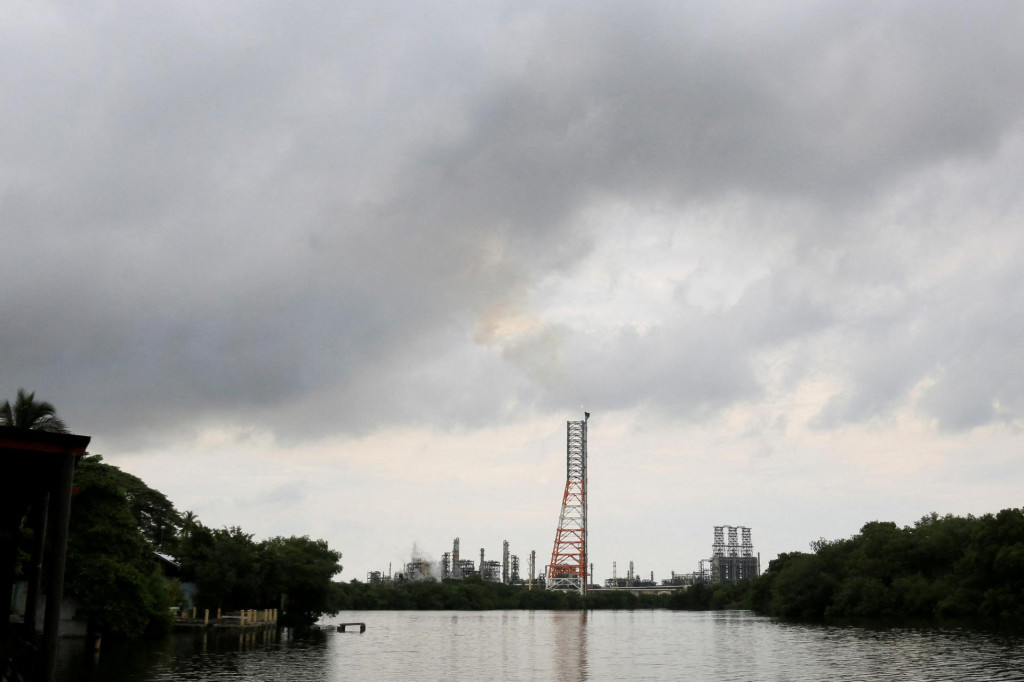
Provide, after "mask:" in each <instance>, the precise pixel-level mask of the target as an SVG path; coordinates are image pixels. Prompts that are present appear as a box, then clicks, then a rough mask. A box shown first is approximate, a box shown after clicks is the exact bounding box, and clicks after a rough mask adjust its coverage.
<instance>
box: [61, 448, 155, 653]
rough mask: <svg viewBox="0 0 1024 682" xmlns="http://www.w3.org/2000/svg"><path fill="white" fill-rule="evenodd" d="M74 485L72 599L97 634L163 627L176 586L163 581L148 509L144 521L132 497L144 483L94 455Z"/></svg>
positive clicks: (70, 561) (77, 474)
mask: <svg viewBox="0 0 1024 682" xmlns="http://www.w3.org/2000/svg"><path fill="white" fill-rule="evenodd" d="M75 486H76V488H77V489H78V492H77V494H76V495H75V496H74V500H73V502H72V505H71V520H70V528H69V535H68V561H67V572H66V574H65V576H66V578H65V580H66V585H67V592H68V594H69V595H71V596H74V597H75V599H76V600H77V601H78V605H79V609H80V610H81V611H82V612H84V614H85V615H86V616H87V617H88V619H89V623H90V627H91V628H92V629H94V630H96V631H99V632H104V633H110V634H113V635H123V636H129V637H130V636H136V635H140V634H142V633H144V632H147V631H149V632H152V631H159V630H161V629H166V627H167V626H168V625H169V618H170V617H169V608H170V606H171V605H172V599H173V594H174V592H173V586H171V585H168V584H167V582H166V581H164V579H163V576H162V574H161V572H160V570H159V566H158V564H157V563H156V561H155V560H154V557H153V549H154V547H153V544H151V541H150V539H149V537H147V533H146V532H145V531H144V528H145V529H146V530H149V529H150V527H151V526H150V521H151V519H150V517H149V516H148V512H147V516H146V518H147V519H149V520H148V521H146V522H144V521H143V515H142V512H141V511H140V507H139V506H138V505H137V504H133V499H137V497H136V498H133V495H137V493H138V492H139V486H142V487H145V484H143V483H142V481H140V480H139V479H137V478H135V477H134V476H131V475H130V474H126V473H124V472H123V471H121V470H120V469H118V468H117V467H114V466H110V465H109V464H104V463H103V462H102V461H101V457H100V456H98V455H95V456H90V457H85V458H83V460H82V461H81V462H80V463H79V465H78V468H77V469H76V471H75ZM147 490H149V489H148V488H147ZM129 491H134V492H129ZM149 492H151V493H155V491H149ZM157 494H159V493H157ZM160 497H162V496H160ZM168 510H169V512H170V515H171V518H169V519H167V520H165V521H162V522H159V523H169V524H173V516H174V512H173V507H168Z"/></svg>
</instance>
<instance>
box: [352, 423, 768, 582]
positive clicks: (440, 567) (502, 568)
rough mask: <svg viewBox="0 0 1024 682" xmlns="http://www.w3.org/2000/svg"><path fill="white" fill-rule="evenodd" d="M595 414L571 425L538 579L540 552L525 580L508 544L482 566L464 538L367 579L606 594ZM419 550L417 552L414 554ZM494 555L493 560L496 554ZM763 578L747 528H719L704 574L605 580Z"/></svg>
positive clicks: (533, 556) (630, 571)
mask: <svg viewBox="0 0 1024 682" xmlns="http://www.w3.org/2000/svg"><path fill="white" fill-rule="evenodd" d="M589 419H590V413H589V412H584V413H583V419H582V420H578V421H567V422H566V467H565V471H566V476H565V490H564V492H563V494H562V507H561V513H560V515H559V518H558V527H557V528H556V530H555V542H554V546H553V548H552V550H551V562H550V563H549V564H548V565H547V566H545V567H544V570H542V571H541V572H540V573H539V575H538V572H537V569H538V566H537V553H536V551H530V554H529V557H528V568H529V573H528V575H525V576H522V577H521V576H520V562H519V557H518V556H516V555H514V554H511V553H510V551H509V543H508V540H505V541H504V542H503V543H502V551H501V561H494V560H488V559H487V554H486V552H485V550H484V548H483V547H481V548H480V561H479V563H477V562H475V561H474V560H473V559H464V558H462V555H461V554H460V543H459V538H455V540H454V542H453V543H452V549H451V551H450V552H444V553H443V554H442V557H441V560H440V562H435V561H433V560H425V559H422V558H418V557H417V556H416V554H414V555H413V557H412V561H410V562H408V563H406V564H404V571H403V572H400V573H395V574H394V575H392V574H391V567H390V565H389V566H388V573H387V575H386V576H385V575H384V574H383V573H382V572H379V571H372V572H370V573H368V574H367V581H368V582H370V583H372V584H380V583H387V584H392V583H399V582H405V581H419V580H465V579H477V580H481V581H485V582H495V583H501V584H504V585H520V586H524V587H526V586H528V587H529V588H531V589H532V588H533V587H534V583H535V582H537V583H538V587H541V588H546V589H549V590H569V591H574V592H578V593H580V594H581V595H585V594H587V592H588V591H589V589H591V588H593V589H601V588H602V586H601V585H600V584H596V581H595V580H594V575H595V574H594V565H593V564H588V545H587V425H588V421H589ZM415 551H416V550H414V552H415ZM492 556H493V555H492ZM760 573H761V558H760V555H755V554H754V545H753V542H752V541H751V529H750V528H749V527H747V526H725V525H723V526H714V541H713V543H712V547H711V557H710V558H707V559H701V560H700V564H699V569H698V570H696V571H694V572H692V573H676V572H675V571H672V573H671V577H670V578H669V579H666V580H662V581H661V583H660V585H659V584H658V582H656V581H655V579H654V572H653V571H651V572H650V573H649V577H647V576H645V575H643V574H638V572H637V571H636V569H635V566H634V564H633V562H632V561H630V562H629V569H628V571H627V572H626V575H625V577H619V574H618V567H617V564H616V563H615V562H612V577H611V579H610V580H605V581H604V584H603V587H604V588H610V589H627V590H631V591H634V592H637V593H640V592H644V591H651V592H655V591H657V592H658V593H663V594H668V593H670V592H671V591H672V590H673V589H685V588H687V587H689V586H691V585H695V584H699V583H704V584H713V583H733V582H737V581H740V580H748V579H752V578H756V577H757V576H758V575H760Z"/></svg>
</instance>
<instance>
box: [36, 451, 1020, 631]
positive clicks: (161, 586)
mask: <svg viewBox="0 0 1024 682" xmlns="http://www.w3.org/2000/svg"><path fill="white" fill-rule="evenodd" d="M74 485H75V487H76V494H75V496H74V501H73V503H72V516H71V528H70V538H69V544H68V559H69V560H68V571H67V577H66V583H67V593H68V594H69V595H70V596H72V597H74V598H75V599H76V600H77V602H78V606H79V614H80V616H81V617H84V618H87V619H88V620H89V629H90V631H91V632H94V633H97V634H100V633H102V634H104V635H107V636H113V637H136V636H140V635H144V634H150V635H153V634H160V633H164V632H167V631H168V630H169V628H170V627H171V618H170V616H169V613H170V611H171V608H172V607H175V606H178V607H181V606H184V602H185V595H184V592H183V587H182V586H183V585H186V584H189V585H193V586H194V590H195V591H194V593H193V605H195V606H196V607H198V608H199V609H200V612H201V611H202V609H204V608H209V609H210V610H211V611H214V610H216V609H218V608H219V609H222V610H224V611H228V610H231V609H240V608H251V607H252V606H253V605H257V606H259V607H267V608H279V609H280V611H281V619H280V625H282V626H306V625H311V624H312V623H314V622H316V620H317V619H318V618H320V617H321V616H323V615H327V614H335V613H337V612H338V611H343V610H381V609H386V610H399V609H400V610H407V609H424V610H426V609H429V610H490V609H572V610H577V609H588V610H589V609H676V610H719V609H749V610H752V611H754V612H756V613H759V614H763V615H768V616H773V617H778V618H781V619H786V620H794V621H804V622H825V623H844V624H850V623H852V624H857V623H862V624H870V625H879V624H884V625H899V624H914V625H931V626H938V625H957V626H969V627H979V628H1008V629H1009V628H1012V629H1021V628H1024V509H1004V510H1002V511H1000V512H998V513H997V514H986V515H983V516H980V517H974V516H967V517H957V516H952V515H947V516H938V515H937V514H931V515H929V516H926V517H924V518H922V519H921V520H920V521H918V522H917V523H915V524H914V525H913V526H908V527H903V528H900V527H898V526H897V525H896V524H895V523H892V522H881V521H873V522H871V523H867V524H865V525H864V526H863V527H862V528H861V530H860V532H859V533H857V534H855V535H854V536H852V537H850V538H847V539H841V540H826V539H824V538H823V539H820V540H818V541H816V542H813V543H811V551H810V552H789V553H784V554H781V555H779V557H778V558H776V559H774V560H772V561H771V562H770V563H769V565H768V568H767V570H766V571H765V572H764V574H762V575H761V576H759V577H758V578H755V579H753V580H748V581H742V582H739V583H735V584H716V585H704V584H696V585H693V586H690V587H688V588H686V589H675V591H673V592H672V593H671V594H640V595H635V594H633V593H631V592H629V591H628V588H626V589H619V590H616V589H596V590H593V591H591V592H590V593H589V594H588V595H587V596H585V597H583V596H581V595H578V594H575V593H566V592H555V591H547V590H544V589H537V587H536V586H535V589H532V590H529V589H526V586H525V585H522V586H519V585H516V586H512V585H503V584H500V583H490V582H482V581H480V580H479V579H475V580H474V579H468V580H462V581H453V580H448V581H444V582H436V581H423V582H404V583H399V584H394V585H386V584H384V585H371V584H368V583H362V582H360V581H358V580H352V581H349V582H336V581H335V579H334V578H335V576H337V574H338V573H340V572H341V565H340V559H341V554H340V553H339V552H337V551H335V550H333V549H331V548H330V547H329V546H328V544H327V542H326V541H324V540H313V539H310V538H309V537H308V536H302V537H296V536H292V537H288V538H284V537H277V538H269V539H267V540H263V541H260V542H256V541H254V540H253V536H252V535H251V534H247V533H245V532H244V531H242V529H241V528H239V527H237V526H235V527H230V528H222V529H213V528H207V527H205V526H204V525H203V524H202V523H200V521H199V519H198V518H196V516H195V515H194V514H192V513H191V512H186V513H184V514H181V513H179V512H178V511H177V510H176V509H175V508H174V505H173V504H172V503H171V502H170V501H169V500H168V499H167V498H166V497H165V496H164V495H163V494H162V493H160V492H159V491H157V490H154V489H152V488H149V487H148V486H146V484H145V483H143V482H142V481H141V480H140V479H138V478H137V477H135V476H133V475H131V474H128V473H126V472H124V471H121V470H120V469H119V468H117V467H114V466H111V465H109V464H106V463H105V462H103V461H102V457H101V456H99V455H90V456H86V457H85V458H83V460H82V461H81V462H80V464H79V466H78V468H77V470H76V472H75V484H74ZM22 540H23V547H27V546H29V543H30V542H31V538H30V537H27V536H26V537H23V538H22ZM157 554H159V555H162V556H163V557H165V558H170V559H171V560H172V561H171V562H170V564H168V562H167V561H157V560H156V559H155V557H156V555H157ZM22 556H23V557H24V556H25V555H24V554H23V555H22ZM168 565H171V566H175V567H176V568H175V570H174V571H172V575H168ZM26 568H27V567H25V566H24V565H22V566H21V567H19V571H20V572H21V573H22V574H23V575H24V573H25V569H26ZM666 589H672V588H668V587H667V588H666Z"/></svg>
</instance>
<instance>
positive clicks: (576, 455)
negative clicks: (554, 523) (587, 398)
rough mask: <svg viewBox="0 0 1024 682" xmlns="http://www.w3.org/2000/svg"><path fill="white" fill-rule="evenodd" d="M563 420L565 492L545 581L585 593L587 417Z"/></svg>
mask: <svg viewBox="0 0 1024 682" xmlns="http://www.w3.org/2000/svg"><path fill="white" fill-rule="evenodd" d="M583 415H584V416H583V420H582V421H569V422H566V465H565V472H566V475H565V493H564V494H563V495H562V513H561V515H560V516H559V517H558V529H557V530H556V531H555V546H554V549H552V550H551V563H550V564H549V565H548V571H547V579H546V581H545V585H546V586H547V588H548V589H549V590H575V591H577V592H579V593H580V594H586V593H587V420H588V419H590V413H589V412H584V413H583Z"/></svg>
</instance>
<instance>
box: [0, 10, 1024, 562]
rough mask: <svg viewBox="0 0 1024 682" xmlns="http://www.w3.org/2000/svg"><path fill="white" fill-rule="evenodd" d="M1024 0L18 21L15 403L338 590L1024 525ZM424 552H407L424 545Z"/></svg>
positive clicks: (0, 150) (5, 391) (8, 299)
mask: <svg viewBox="0 0 1024 682" xmlns="http://www.w3.org/2000/svg"><path fill="white" fill-rule="evenodd" d="M1022 35H1024V5H1021V4H1020V3H1019V2H1016V1H1015V0H1014V1H1011V2H980V3H964V2H959V1H956V2H941V1H940V2H862V1H857V2H782V3H779V2H771V3H768V2H766V3H751V2H728V1H726V2H715V3H706V2H701V3H696V2H678V1H676V2H644V1H636V2H630V3H622V2H593V1H590V2H565V3H561V2H531V1H529V0H525V1H522V0H520V1H516V2H488V1H481V0H473V1H472V2H444V3H424V2H387V1H383V2H374V3H345V2H341V3H339V2H330V3H328V2H303V1H299V2H289V3H281V2H231V1H224V2H217V3H208V2H176V3H141V4H140V3H128V2H123V3H118V2H109V3H99V4H92V3H87V4H82V3H76V2H20V1H18V0H14V1H13V2H8V3H5V4H4V5H3V7H2V8H0V114H2V117H0V120H2V122H3V124H2V125H0V283H2V286H0V391H2V397H3V398H8V399H13V397H14V395H15V394H16V391H17V389H18V388H19V387H22V386H23V387H25V388H27V389H29V390H35V391H36V392H37V397H38V398H41V399H44V400H48V401H50V402H52V403H54V404H55V405H56V406H57V408H58V410H59V412H60V413H61V415H62V416H63V417H64V418H65V420H66V421H67V422H68V423H69V424H70V425H71V427H72V428H73V430H74V431H76V432H79V433H85V434H88V435H91V436H92V437H93V446H92V448H91V449H92V451H93V452H100V453H103V454H104V455H105V457H106V458H107V461H109V462H111V463H114V464H116V465H118V466H121V467H122V468H124V469H126V470H128V471H130V472H132V473H135V474H137V475H139V476H140V477H142V478H143V479H144V480H145V481H146V482H147V483H149V484H150V485H152V486H153V487H156V488H158V489H160V490H162V491H163V492H165V493H166V494H167V495H168V496H169V497H171V499H172V500H173V501H174V502H175V503H176V504H177V506H178V507H179V508H180V509H182V510H186V509H188V510H193V511H195V512H196V513H197V514H198V516H199V518H200V519H201V520H202V521H203V522H204V523H206V524H207V525H211V526H218V527H219V526H225V525H240V526H242V527H243V528H244V529H245V530H247V531H249V532H252V533H254V534H255V535H256V536H257V537H259V538H262V537H266V536H268V535H275V534H289V535H290V534H310V535H313V536H316V537H323V538H325V539H327V540H328V541H329V542H330V544H331V545H332V546H334V547H336V548H337V549H339V550H340V551H342V552H344V555H345V558H344V561H343V563H344V564H345V567H346V568H345V572H344V574H343V576H342V577H343V578H345V579H352V578H358V579H365V576H366V572H367V571H369V570H385V571H386V570H387V568H388V563H389V562H392V563H394V565H395V566H394V567H395V568H396V569H397V567H398V563H399V562H401V561H406V560H408V559H409V557H410V555H411V554H412V553H413V552H414V551H415V552H417V553H420V554H422V555H424V556H426V557H429V558H435V559H437V558H440V555H441V553H442V552H444V551H446V550H448V549H450V546H451V540H452V539H453V538H454V537H456V536H459V537H461V539H462V549H463V553H464V554H468V555H470V556H478V555H479V548H480V547H484V548H485V549H486V551H487V554H488V557H489V558H494V559H498V558H500V552H501V541H502V540H504V539H508V540H509V542H510V544H511V551H512V553H514V554H518V555H519V556H520V557H521V561H522V563H523V572H524V573H525V571H526V563H527V559H526V557H527V555H528V554H529V552H530V550H531V549H532V550H536V551H537V557H538V560H537V563H538V570H539V569H540V567H541V566H543V565H544V564H546V563H547V562H548V560H549V558H550V553H551V545H552V541H553V539H554V530H555V526H556V523H557V520H558V512H559V505H560V503H561V497H562V488H563V486H564V475H565V421H566V420H567V419H579V418H581V417H582V412H583V408H582V406H585V409H586V410H588V411H590V412H591V413H592V415H593V416H592V418H591V420H590V469H589V473H590V525H591V529H590V541H591V559H592V560H593V562H594V563H595V568H596V573H597V577H598V578H599V579H603V578H606V577H610V575H611V570H612V562H613V561H616V562H618V566H619V572H620V574H622V573H623V572H624V570H625V566H626V564H628V562H629V561H630V560H633V561H635V563H636V568H637V571H638V572H640V573H643V574H644V575H647V574H649V573H650V572H651V571H653V572H654V573H655V577H656V578H658V579H661V578H665V577H668V574H669V572H670V571H676V572H688V571H691V570H694V569H695V568H696V566H697V561H698V559H700V558H701V557H706V556H707V555H708V554H709V553H710V548H711V541H712V526H714V525H721V524H726V525H746V526H751V527H752V528H753V540H754V545H755V549H757V550H758V551H760V552H761V555H762V559H763V562H764V564H765V565H767V559H770V558H773V557H774V556H775V555H776V554H777V553H779V552H783V551H791V550H806V549H807V548H808V543H809V542H810V541H812V540H815V539H817V538H819V537H822V536H824V537H829V538H835V537H845V536H848V535H851V534H853V533H855V532H857V530H858V529H859V528H860V526H861V525H862V524H863V523H864V522H866V521H870V520H876V519H879V520H892V521H896V522H897V523H899V524H901V525H904V524H910V523H913V522H914V521H915V520H917V519H919V518H920V517H921V516H923V515H925V514H927V513H930V512H933V511H935V512H939V513H940V514H944V513H956V514H966V513H974V514H981V513H986V512H994V511H998V510H999V509H1001V508H1005V507H1011V506H1013V507H1019V506H1022V505H1024V452H1022V447H1021V445H1022V434H1021V431H1022V427H1024V352H1022V349H1024V199H1022V197H1024V41H1022V40H1021V36H1022ZM414 548H415V549H414Z"/></svg>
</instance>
